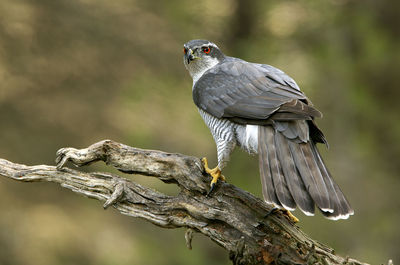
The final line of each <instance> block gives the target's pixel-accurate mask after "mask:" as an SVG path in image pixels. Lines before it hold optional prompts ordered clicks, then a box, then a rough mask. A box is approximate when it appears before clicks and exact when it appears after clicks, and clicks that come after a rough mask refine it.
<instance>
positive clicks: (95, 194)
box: [0, 140, 365, 264]
mask: <svg viewBox="0 0 400 265" xmlns="http://www.w3.org/2000/svg"><path fill="white" fill-rule="evenodd" d="M99 160H102V161H104V162H105V163H106V164H108V165H111V166H113V167H115V168H117V169H118V170H120V171H122V172H124V173H133V174H141V175H146V176H152V177H156V178H159V179H160V180H162V181H164V182H166V183H174V184H176V185H178V186H179V188H180V192H179V194H178V195H177V196H168V195H165V194H162V193H160V192H157V191H155V190H153V189H150V188H147V187H143V186H141V185H139V184H137V183H135V182H133V181H131V180H128V179H125V178H122V177H120V176H117V175H114V174H110V173H84V172H80V171H77V170H73V169H69V168H65V167H64V165H65V163H66V162H67V161H70V162H72V163H73V164H74V165H76V166H83V165H87V164H90V163H93V162H95V161H99ZM56 163H57V166H56V167H55V166H47V165H37V166H26V165H21V164H16V163H12V162H9V161H7V160H4V159H0V175H1V176H4V177H8V178H12V179H14V180H18V181H24V182H33V181H50V182H56V183H59V184H61V186H62V187H64V188H67V189H70V190H72V191H74V192H76V193H80V194H83V195H85V196H87V197H89V198H94V199H97V200H100V201H104V205H103V207H104V208H107V207H109V206H113V207H114V208H115V209H117V210H118V211H120V212H121V213H122V214H125V215H129V216H132V217H140V218H143V219H145V220H147V221H149V222H151V223H153V224H155V225H157V226H160V227H163V228H177V227H185V228H187V229H188V230H187V232H186V234H185V238H186V242H187V245H188V247H189V248H191V239H192V235H193V232H199V233H202V234H204V235H206V236H208V237H209V238H211V240H212V241H214V242H215V243H217V244H218V245H220V246H221V247H223V248H225V249H226V250H227V251H228V252H229V258H230V259H231V260H232V262H233V263H234V264H365V263H362V262H359V261H357V260H354V259H351V258H343V257H340V256H337V255H336V254H334V250H333V249H331V248H329V247H327V246H324V245H323V244H321V243H319V242H317V241H315V240H313V239H311V238H310V237H308V236H307V235H306V234H304V233H303V232H302V231H301V230H299V228H298V227H297V226H296V225H295V224H293V223H292V222H291V219H290V218H288V217H287V216H286V215H285V213H284V212H280V211H278V212H276V213H273V214H269V215H268V213H270V211H271V207H270V206H268V205H267V204H265V203H264V201H262V200H260V199H258V198H256V197H255V196H253V195H252V194H250V193H248V192H246V191H243V190H241V189H239V188H237V187H235V186H233V185H231V184H229V183H226V182H221V181H220V182H218V186H217V189H216V190H215V191H214V192H213V194H212V195H211V196H207V191H208V189H209V183H210V180H211V177H210V176H208V175H207V174H205V173H204V169H203V166H202V163H201V162H200V160H199V159H198V158H195V157H190V156H185V155H181V154H170V153H165V152H161V151H154V150H143V149H138V148H133V147H129V146H126V145H123V144H120V143H116V142H113V141H110V140H105V141H101V142H98V143H95V144H93V145H91V146H89V147H88V148H85V149H75V148H62V149H60V150H59V151H58V152H57V157H56Z"/></svg>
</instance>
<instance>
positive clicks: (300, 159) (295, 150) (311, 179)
mask: <svg viewBox="0 0 400 265" xmlns="http://www.w3.org/2000/svg"><path fill="white" fill-rule="evenodd" d="M289 147H290V151H291V154H292V156H293V158H294V162H295V164H296V167H297V169H298V170H299V172H300V175H301V177H302V179H303V182H304V183H305V185H306V186H307V189H308V191H309V193H310V195H311V197H312V198H313V200H314V202H315V204H316V205H317V206H318V208H320V209H321V210H322V211H325V212H332V211H333V209H332V208H331V205H330V200H329V195H328V190H327V188H326V185H325V182H324V180H323V177H322V175H321V172H320V170H319V167H318V166H317V164H316V162H315V160H314V155H313V154H312V151H311V148H310V142H308V143H295V142H293V141H289Z"/></svg>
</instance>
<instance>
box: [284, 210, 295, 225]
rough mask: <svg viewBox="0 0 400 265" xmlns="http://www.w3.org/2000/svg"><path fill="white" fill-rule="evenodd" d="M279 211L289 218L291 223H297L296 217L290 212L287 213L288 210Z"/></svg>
mask: <svg viewBox="0 0 400 265" xmlns="http://www.w3.org/2000/svg"><path fill="white" fill-rule="evenodd" d="M281 211H282V212H283V213H284V214H285V215H286V216H287V217H288V218H289V220H291V221H292V222H293V223H297V222H299V218H297V217H296V216H294V215H293V214H292V212H291V211H289V210H284V209H282V210H281Z"/></svg>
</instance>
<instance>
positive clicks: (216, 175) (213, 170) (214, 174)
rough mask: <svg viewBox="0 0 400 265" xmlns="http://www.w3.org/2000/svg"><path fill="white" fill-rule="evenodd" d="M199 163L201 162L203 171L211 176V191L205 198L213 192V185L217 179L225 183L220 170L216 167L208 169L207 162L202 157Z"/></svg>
mask: <svg viewBox="0 0 400 265" xmlns="http://www.w3.org/2000/svg"><path fill="white" fill-rule="evenodd" d="M201 162H203V165H204V170H205V171H206V172H207V173H208V174H210V175H211V177H212V180H211V183H210V186H211V189H210V191H209V192H208V194H207V196H208V195H210V193H211V192H212V191H213V190H214V187H215V184H216V183H217V182H218V179H221V180H223V181H225V177H224V176H223V175H222V174H221V169H219V167H218V166H216V167H215V168H209V167H208V160H207V158H205V157H203V158H202V159H201Z"/></svg>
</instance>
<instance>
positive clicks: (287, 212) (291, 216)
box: [265, 207, 299, 223]
mask: <svg viewBox="0 0 400 265" xmlns="http://www.w3.org/2000/svg"><path fill="white" fill-rule="evenodd" d="M277 211H280V212H281V213H282V214H283V215H284V216H286V218H288V219H289V221H291V222H293V223H297V222H299V219H298V218H297V217H296V216H294V215H293V214H292V213H291V212H290V211H289V210H286V209H280V208H277V207H274V208H272V209H271V210H270V211H269V212H268V213H267V215H266V216H265V217H268V216H269V215H271V214H273V213H276V212H277Z"/></svg>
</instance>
